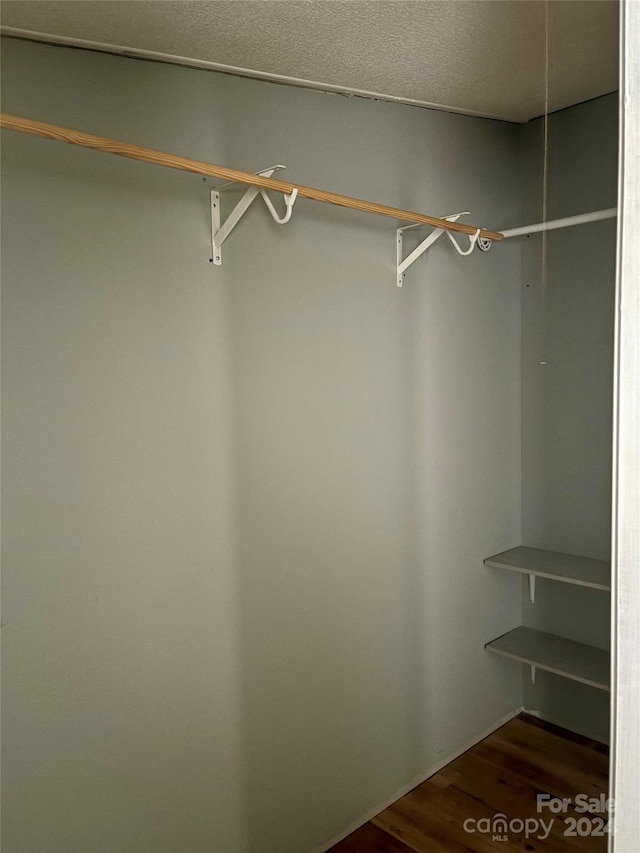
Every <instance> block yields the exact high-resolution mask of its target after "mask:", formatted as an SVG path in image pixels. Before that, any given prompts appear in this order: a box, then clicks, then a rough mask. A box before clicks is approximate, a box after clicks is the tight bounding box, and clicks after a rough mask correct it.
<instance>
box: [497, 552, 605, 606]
mask: <svg viewBox="0 0 640 853" xmlns="http://www.w3.org/2000/svg"><path fill="white" fill-rule="evenodd" d="M484 563H485V566H492V567H493V568H496V569H507V570H508V571H511V572H521V573H522V574H525V575H528V576H529V586H530V589H531V600H532V601H533V599H534V590H535V578H536V577H539V578H549V579H551V580H555V581H561V582H562V583H572V584H575V585H576V586H586V587H590V588H591V589H602V590H605V591H610V590H611V564H610V563H608V562H606V561H605V560H592V559H591V558H590V557H575V556H573V555H572V554H560V553H559V552H557V551H544V550H543V549H541V548H526V547H524V546H520V547H518V548H511V549H510V550H509V551H503V552H502V553H501V554H496V555H495V556H494V557H488V558H487V559H486V560H485V561H484Z"/></svg>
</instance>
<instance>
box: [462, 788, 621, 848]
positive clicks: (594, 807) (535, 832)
mask: <svg viewBox="0 0 640 853" xmlns="http://www.w3.org/2000/svg"><path fill="white" fill-rule="evenodd" d="M613 808H614V803H613V800H612V799H607V797H605V795H604V794H601V795H600V796H599V797H589V796H588V795H587V794H576V796H575V797H573V799H572V798H571V797H554V796H552V795H551V794H538V795H537V797H536V811H537V813H538V817H527V818H521V817H515V818H508V817H507V815H505V814H503V813H502V812H498V813H497V814H495V815H493V817H482V818H479V819H476V818H473V817H469V818H467V819H466V820H465V821H464V822H463V824H462V826H463V828H464V831H465V832H468V833H470V834H471V833H474V832H478V833H481V834H482V835H489V836H490V837H491V840H492V841H508V840H509V836H510V835H511V836H516V837H518V838H523V839H528V838H536V839H538V840H539V841H545V840H546V839H547V838H548V837H549V835H550V834H551V832H552V830H553V828H554V824H555V822H556V820H557V821H558V822H559V823H560V826H559V828H558V830H557V832H559V833H562V835H564V836H566V837H571V836H573V837H576V836H580V837H582V838H586V837H588V836H600V837H603V836H605V835H608V834H612V832H613V829H612V824H611V821H610V818H611V816H612V814H613ZM569 811H570V812H572V813H571V814H567V812H569ZM543 812H545V813H546V814H547V815H548V817H547V818H546V819H545V817H543V815H542V813H543ZM556 815H559V816H560V817H555V816H556Z"/></svg>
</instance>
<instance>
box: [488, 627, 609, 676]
mask: <svg viewBox="0 0 640 853" xmlns="http://www.w3.org/2000/svg"><path fill="white" fill-rule="evenodd" d="M485 648H486V649H487V651H489V652H493V654H496V655H502V656H503V657H506V658H511V659H512V660H517V661H520V662H521V663H525V664H527V665H528V666H530V667H531V675H532V680H535V670H536V668H539V669H544V670H546V671H547V672H553V673H555V674H556V675H561V676H563V677H564V678H570V679H572V680H573V681H580V682H581V683H582V684H588V685H589V686H590V687H597V688H598V689H599V690H609V689H610V681H611V675H610V656H609V652H605V651H603V650H602V649H597V648H595V646H587V645H585V644H584V643H576V642H575V641H574V640H566V639H565V638H564V637H558V636H557V635H556V634H547V633H545V632H544V631H538V630H536V629H535V628H527V627H525V626H524V625H521V626H520V627H519V628H515V629H514V630H513V631H509V632H508V633H507V634H503V635H502V636H501V637H498V638H497V639H496V640H492V642H490V643H487V645H486V646H485Z"/></svg>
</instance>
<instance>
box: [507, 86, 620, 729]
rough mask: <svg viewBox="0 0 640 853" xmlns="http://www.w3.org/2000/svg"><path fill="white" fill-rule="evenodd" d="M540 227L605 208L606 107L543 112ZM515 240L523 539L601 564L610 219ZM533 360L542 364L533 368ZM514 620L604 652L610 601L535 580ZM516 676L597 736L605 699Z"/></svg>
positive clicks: (534, 182)
mask: <svg viewBox="0 0 640 853" xmlns="http://www.w3.org/2000/svg"><path fill="white" fill-rule="evenodd" d="M521 132H522V137H523V139H522V144H523V162H525V163H527V164H528V168H527V171H526V173H525V174H526V182H527V185H526V187H525V192H524V193H523V198H524V199H525V204H526V209H525V212H524V219H523V222H524V221H526V222H537V221H540V219H541V218H542V210H541V202H542V200H541V186H542V182H541V177H542V154H543V138H542V123H541V122H534V123H532V124H531V125H525V126H524V127H523V128H522V129H521ZM548 149H549V159H548V214H547V218H548V219H556V218H558V217H563V216H571V215H573V214H576V213H586V212H587V211H590V210H600V209H601V208H607V207H614V206H615V204H616V197H617V151H618V99H617V95H616V94H613V95H608V96H606V97H604V98H599V99H597V100H594V101H590V102H588V103H585V104H581V105H579V106H577V107H573V108H572V109H567V110H563V111H562V112H559V113H555V114H554V115H553V116H551V118H550V121H549V132H548ZM521 242H522V243H523V287H522V300H523V301H522V310H523V322H522V328H523V336H522V340H523V360H522V384H523V393H522V403H523V407H522V434H523V459H522V464H523V500H522V511H523V519H522V524H523V542H524V543H525V544H527V545H533V546H537V547H542V548H550V549H553V550H557V551H564V552H566V553H569V554H581V555H583V556H586V557H595V558H597V559H606V560H608V559H610V547H611V544H610V541H611V535H610V532H611V453H612V449H611V441H612V438H611V428H612V407H613V397H612V395H613V332H614V324H613V321H614V295H615V264H616V223H615V221H613V220H607V221H604V222H595V223H591V224H588V225H581V226H578V227H575V228H568V229H563V230H561V231H555V232H550V233H549V234H548V235H547V244H546V260H545V259H544V256H545V247H544V246H543V238H542V236H541V235H536V236H534V237H531V238H529V239H526V238H525V239H523V240H521ZM543 362H544V363H543ZM523 600H524V616H525V624H528V625H532V626H534V627H538V628H541V629H542V630H545V631H550V632H552V633H557V634H560V635H562V636H566V637H570V638H572V639H575V640H578V641H580V642H585V643H590V644H592V645H595V646H598V647H600V648H609V642H610V640H609V636H610V635H609V631H610V597H609V595H607V594H606V593H602V592H598V591H596V590H590V589H581V588H579V587H574V586H568V585H565V584H558V583H553V582H552V581H544V580H541V581H540V583H539V584H538V588H537V591H536V603H535V605H531V604H530V603H529V598H528V594H527V592H526V591H525V592H524V593H523ZM536 682H537V683H536V685H535V686H531V685H530V683H529V679H528V676H526V677H525V707H526V708H530V709H532V710H537V711H539V712H540V713H542V714H543V715H544V716H545V717H548V718H550V719H552V720H553V721H555V722H557V723H559V724H561V725H564V726H567V727H568V728H570V729H573V730H575V731H579V732H583V733H585V734H587V735H590V736H593V737H596V738H598V739H600V740H607V739H608V734H609V695H608V694H605V693H604V692H601V691H597V690H592V689H590V688H588V687H585V686H583V685H581V684H577V683H573V682H569V681H566V680H564V679H560V678H557V677H555V676H553V675H549V674H545V673H539V674H538V676H537V679H536Z"/></svg>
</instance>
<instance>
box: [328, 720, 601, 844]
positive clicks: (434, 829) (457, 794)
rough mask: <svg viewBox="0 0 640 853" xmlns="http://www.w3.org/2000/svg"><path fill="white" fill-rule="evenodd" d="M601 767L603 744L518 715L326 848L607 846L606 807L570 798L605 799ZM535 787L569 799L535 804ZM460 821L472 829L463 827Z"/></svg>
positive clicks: (542, 791)
mask: <svg viewBox="0 0 640 853" xmlns="http://www.w3.org/2000/svg"><path fill="white" fill-rule="evenodd" d="M608 775H609V757H608V750H607V748H606V747H605V746H603V745H602V744H598V743H596V742H595V741H590V740H588V739H587V738H582V737H580V736H579V735H573V734H572V733H571V732H567V731H565V730H564V729H560V728H558V727H557V726H551V725H549V724H547V723H541V722H540V721H539V720H536V719H535V718H534V717H529V716H527V715H524V714H523V715H521V716H520V717H516V718H515V719H514V720H511V721H510V722H508V723H507V724H506V725H504V726H502V727H501V728H500V729H498V730H497V731H496V732H494V733H493V734H492V735H489V737H487V738H485V739H484V740H483V741H481V742H480V743H478V744H476V746H474V747H473V748H472V749H470V750H468V752H465V753H464V754H463V755H461V756H460V757H459V758H456V759H455V761H452V762H451V764H448V765H447V766H446V767H444V768H443V769H442V770H440V772H439V773H436V774H435V776H432V777H431V778H430V779H427V781H426V782H423V783H422V784H421V785H418V787H417V788H414V789H413V791H410V792H409V793H408V794H407V795H406V796H404V797H402V798H401V799H400V800H397V801H396V802H395V803H393V805H391V806H389V808H387V809H385V810H384V811H382V812H380V814H378V815H376V817H374V818H373V820H371V821H369V823H366V824H365V825H364V826H362V827H361V828H360V829H358V830H356V832H354V833H352V834H351V835H350V836H348V837H347V838H345V839H344V841H341V842H340V843H339V844H336V845H335V846H334V847H332V848H331V851H330V853H513V852H514V851H540V853H581V851H585V853H605V851H606V849H607V838H608V836H607V834H606V833H604V832H603V829H604V826H605V824H606V820H607V815H606V811H603V810H602V809H600V808H599V809H598V810H597V812H594V813H592V814H589V813H581V812H579V811H576V805H577V806H579V805H580V802H578V803H577V804H576V803H575V798H576V795H578V794H585V795H587V797H588V798H589V799H591V798H599V797H600V796H601V795H604V797H603V800H606V798H607V796H608V793H607V790H608ZM538 793H543V794H549V795H551V796H552V797H558V798H563V797H565V798H568V799H570V801H571V803H570V804H567V806H566V811H564V812H560V813H555V814H554V813H552V812H550V811H549V809H546V808H545V809H544V810H543V811H541V812H538V811H537V799H536V795H537V794H538ZM498 813H501V814H502V815H503V816H504V817H506V819H507V831H506V832H504V831H502V827H501V826H500V825H499V824H495V825H494V823H493V819H494V818H495V816H496V815H497V814H498ZM540 819H542V820H543V821H544V826H543V825H541V824H540V823H539V821H540ZM534 820H535V821H536V822H537V823H536V824H534V823H533V821H534ZM525 821H528V823H525ZM551 821H553V822H552V824H551ZM465 822H466V824H465ZM465 825H466V828H467V829H472V830H474V831H473V832H469V831H466V830H465ZM494 826H495V829H497V830H499V831H498V832H496V833H494V832H493V831H492V830H493V829H494ZM573 831H575V834H571V833H572V832H573ZM598 833H602V834H598ZM545 836H546V837H545Z"/></svg>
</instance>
